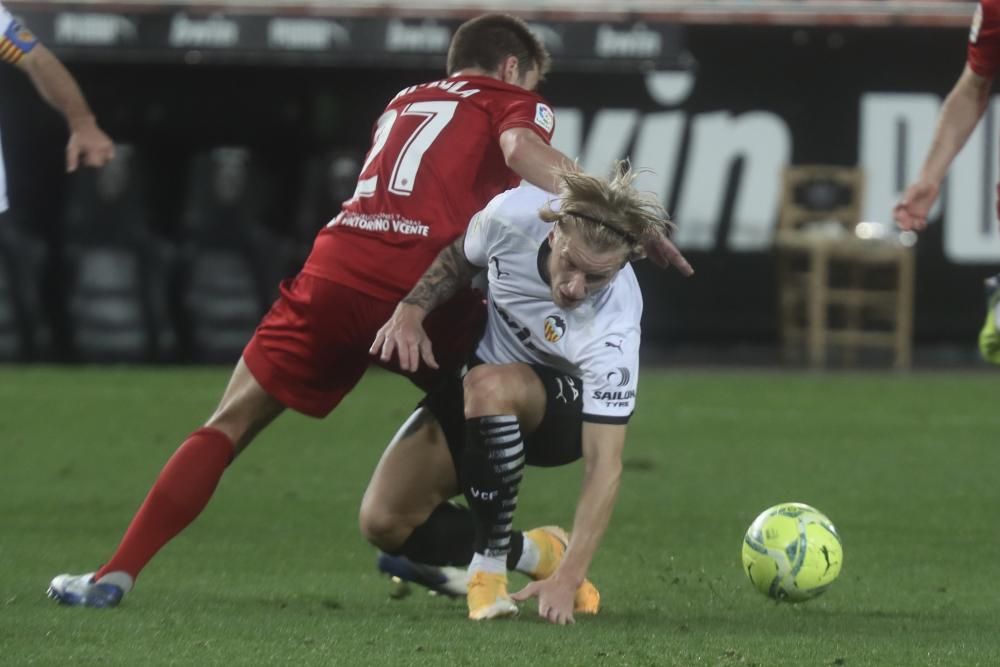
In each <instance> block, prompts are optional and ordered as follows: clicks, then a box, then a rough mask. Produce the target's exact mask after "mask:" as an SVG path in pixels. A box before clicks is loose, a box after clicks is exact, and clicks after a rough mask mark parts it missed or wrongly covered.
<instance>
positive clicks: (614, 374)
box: [582, 325, 640, 424]
mask: <svg viewBox="0 0 1000 667" xmlns="http://www.w3.org/2000/svg"><path fill="white" fill-rule="evenodd" d="M639 339H640V333H639V327H638V325H635V326H632V327H628V328H623V329H622V330H621V331H618V332H615V333H608V334H607V335H606V336H604V337H602V338H599V339H598V340H596V341H595V344H594V346H593V347H592V348H591V350H589V351H588V352H589V354H588V355H587V356H588V358H587V362H586V364H584V365H583V368H582V370H583V389H584V394H583V421H585V422H596V423H598V424H626V423H628V420H629V417H631V416H632V413H633V412H634V411H635V400H636V389H637V387H638V386H639Z"/></svg>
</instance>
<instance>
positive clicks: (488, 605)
mask: <svg viewBox="0 0 1000 667" xmlns="http://www.w3.org/2000/svg"><path fill="white" fill-rule="evenodd" d="M467 600H468V603H469V618H471V619H472V620H474V621H484V620H486V619H490V618H505V617H507V616H517V605H516V604H514V601H513V600H511V599H510V595H509V594H508V593H507V575H506V574H494V573H493V572H483V571H482V570H479V571H476V572H473V573H472V576H471V577H469V593H468V596H467Z"/></svg>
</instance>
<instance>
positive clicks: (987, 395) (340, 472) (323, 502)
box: [0, 367, 1000, 667]
mask: <svg viewBox="0 0 1000 667" xmlns="http://www.w3.org/2000/svg"><path fill="white" fill-rule="evenodd" d="M227 375H228V372H227V371H225V370H220V369H195V370H168V369H136V370H132V369H122V370H107V369H102V370H96V369H50V368H13V367H6V368H2V369H0V406H2V407H0V442H2V449H0V452H2V457H3V458H2V465H0V582H2V584H0V664H4V665H8V664H9V665H27V664H38V665H47V664H52V665H56V664H59V665H65V664H97V663H101V664H115V665H154V664H176V665H214V664H220V665H223V664H224V665H256V664H260V665H266V664H289V665H306V664H310V665H369V664H371V665H472V664H477V665H598V664H599V665H684V666H687V665H727V666H728V665H758V666H759V667H769V666H771V665H845V666H849V667H853V666H856V665H879V666H882V665H957V666H962V667H968V666H970V665H997V664H1000V518H998V517H1000V445H998V441H997V437H998V434H1000V403H998V400H997V379H996V377H995V376H993V375H988V374H982V375H979V374H969V375H947V374H913V375H909V376H893V375H847V374H833V375H826V376H824V375H809V374H803V375H797V374H777V373H776V374H770V373H749V372H748V373H735V372H711V373H695V372H681V373H672V372H666V371H654V370H647V371H646V372H644V374H643V377H642V381H641V384H640V392H639V396H640V402H639V409H638V411H637V412H636V415H635V417H634V418H633V420H632V423H631V425H630V430H629V441H628V446H627V448H626V462H625V468H626V469H625V474H624V480H623V484H622V490H621V496H620V500H619V504H618V507H617V510H616V513H615V516H614V518H613V519H612V525H611V528H610V530H609V532H608V534H607V536H606V538H605V541H604V545H603V547H602V549H601V550H600V552H599V553H598V555H597V558H596V559H595V562H594V564H593V567H592V570H591V575H592V578H593V579H594V580H595V582H596V583H597V584H598V586H599V587H600V588H601V591H602V594H603V601H604V609H603V611H602V613H601V614H600V615H599V616H597V617H594V618H580V619H578V622H577V624H576V625H575V626H572V627H555V626H549V625H546V624H544V623H542V622H541V621H540V620H539V619H538V618H537V616H536V608H535V605H534V604H533V603H529V604H524V605H522V613H521V616H520V617H519V618H517V619H515V620H512V621H500V622H492V623H484V624H475V623H472V622H471V621H468V620H466V619H465V611H464V602H463V601H451V600H446V599H442V598H435V597H431V596H428V595H425V594H423V593H414V594H413V595H411V596H409V597H408V598H406V599H403V600H393V599H390V597H389V595H388V593H389V588H390V587H389V583H388V581H387V580H385V579H384V578H382V577H380V576H379V575H378V574H377V573H376V571H375V569H374V566H373V563H374V559H373V552H372V550H371V549H370V548H369V547H368V546H367V545H366V544H365V543H364V541H363V540H362V538H361V537H360V535H359V533H358V530H357V520H356V517H357V509H358V504H359V501H360V498H361V494H362V492H363V491H364V488H365V485H366V484H367V481H368V478H369V476H370V474H371V471H372V469H373V467H374V465H375V463H376V461H377V460H378V457H379V455H380V453H381V451H382V448H383V445H384V444H385V443H386V442H387V441H388V439H389V438H390V436H391V435H392V433H393V432H394V430H395V428H396V426H397V425H398V424H400V423H401V422H402V421H403V419H404V418H405V417H406V416H407V414H408V412H409V409H410V407H411V406H412V405H413V403H414V401H415V400H416V399H417V398H418V396H417V394H416V392H415V391H414V390H413V389H412V388H411V387H409V386H408V385H407V384H406V383H405V382H404V381H402V380H400V379H398V378H395V377H392V376H389V375H386V374H379V373H373V374H370V375H369V376H368V377H367V378H366V379H365V380H364V381H363V382H362V384H361V385H360V386H359V388H358V389H357V390H356V391H355V392H354V393H353V394H352V395H351V396H350V397H349V398H348V400H347V401H346V402H345V403H344V404H343V405H342V406H341V408H340V409H339V410H338V411H337V412H335V413H334V415H333V416H332V417H331V418H329V419H327V420H325V421H316V420H311V419H307V418H304V417H301V416H298V415H291V414H290V415H286V416H284V417H282V418H281V419H280V420H279V421H278V422H277V423H276V424H275V425H274V426H273V427H272V428H271V429H270V430H269V431H267V432H266V433H265V434H264V435H263V436H262V437H261V438H260V439H259V440H258V441H257V442H256V443H255V444H254V445H253V446H252V447H251V448H250V449H249V450H248V451H247V452H246V453H245V454H244V456H243V457H241V459H240V460H238V461H237V462H236V464H235V465H234V466H233V467H232V468H231V469H230V470H229V471H228V472H227V474H226V476H225V477H224V479H223V481H222V484H221V485H220V487H219V490H218V491H217V492H216V495H215V498H214V499H213V502H212V503H211V504H210V505H209V507H208V509H207V510H206V511H205V513H204V514H202V516H201V517H200V519H199V520H198V521H197V522H195V524H194V525H193V526H192V527H191V528H190V529H189V530H188V531H186V532H185V533H184V534H182V535H181V536H180V537H179V538H177V539H176V540H174V541H173V542H172V543H171V544H169V545H168V546H167V547H166V548H165V549H164V550H163V551H162V552H161V553H160V554H159V556H158V557H157V558H156V559H155V560H154V561H153V562H152V563H151V564H150V566H149V567H148V568H147V569H146V571H145V572H144V573H143V576H142V577H141V579H140V580H139V582H138V586H137V588H136V589H135V591H134V592H133V593H132V594H131V595H129V596H128V597H127V598H126V600H125V601H124V603H123V604H122V606H121V607H119V608H118V609H114V610H87V609H70V608H61V607H58V606H57V605H55V604H54V603H53V602H51V601H50V600H48V599H46V597H45V595H44V592H45V588H46V586H47V584H48V581H49V579H50V578H51V577H52V576H53V575H55V574H58V573H60V572H66V571H70V572H82V571H86V570H87V569H92V568H94V567H96V566H97V565H98V564H99V563H100V562H101V561H102V560H103V559H105V558H107V557H108V556H109V555H110V553H111V551H112V550H113V549H114V547H115V545H116V544H117V541H118V539H119V538H120V536H121V533H122V531H123V529H124V528H125V526H126V524H127V522H128V519H129V518H130V517H131V515H132V513H133V511H134V510H135V509H136V507H138V505H139V503H140V502H141V500H142V498H143V497H144V495H145V493H146V491H147V490H148V487H149V485H150V484H151V482H152V480H153V479H154V477H155V475H156V473H157V471H158V470H159V469H160V467H161V466H162V464H163V462H164V461H165V460H166V458H167V457H168V456H169V455H170V454H171V452H172V451H173V450H174V448H175V447H176V446H177V444H178V443H179V442H180V441H181V440H182V439H183V438H184V437H185V436H186V435H187V434H188V433H189V432H190V431H192V430H193V429H194V428H196V427H197V426H198V425H199V424H200V423H201V422H203V421H204V419H205V418H206V417H207V416H208V414H209V413H210V412H211V411H212V409H213V408H214V406H215V401H216V400H217V398H218V395H219V393H220V392H221V390H222V388H223V386H224V384H225V381H226V379H227ZM580 473H581V469H580V467H579V465H575V466H570V467H567V468H564V469H561V470H555V471H552V470H538V469H529V470H528V473H527V475H526V478H525V483H524V485H523V488H522V494H521V499H520V508H519V516H518V519H519V522H520V524H521V526H522V527H531V526H533V525H536V524H542V523H560V524H562V525H565V526H568V525H569V524H570V522H571V519H572V511H573V508H574V505H575V502H576V496H577V492H578V488H579V487H578V485H579V478H580ZM782 501H802V502H806V503H809V504H812V505H814V506H816V507H817V508H819V509H820V510H821V511H823V512H825V513H826V514H828V515H829V516H830V517H831V519H832V520H833V521H834V523H835V524H836V525H837V528H838V529H839V531H840V533H841V536H842V538H843V542H844V552H845V559H844V570H843V573H842V575H841V577H840V579H839V580H838V581H837V582H836V583H835V584H834V586H833V587H832V588H831V589H830V590H829V591H828V592H827V593H826V594H825V595H823V596H822V597H820V598H818V599H816V600H812V601H810V602H807V603H804V604H801V605H797V606H795V605H779V604H776V603H773V602H771V601H769V600H768V599H766V598H764V597H763V596H761V595H760V594H758V593H757V592H755V591H754V590H753V588H752V587H751V585H750V583H749V582H748V581H747V579H746V577H745V575H744V574H743V572H742V569H741V565H740V546H741V539H742V536H743V532H744V531H745V529H746V527H747V526H748V525H749V523H750V521H751V520H752V519H753V518H754V516H756V514H757V513H758V512H760V511H761V510H763V509H764V508H765V507H768V506H770V505H773V504H775V503H778V502H782ZM521 582H522V579H521V578H519V577H516V578H515V579H514V581H513V582H512V588H514V589H516V588H519V587H520V584H521Z"/></svg>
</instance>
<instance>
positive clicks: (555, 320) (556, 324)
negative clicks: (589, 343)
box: [543, 315, 566, 343]
mask: <svg viewBox="0 0 1000 667" xmlns="http://www.w3.org/2000/svg"><path fill="white" fill-rule="evenodd" d="M543 330H544V332H545V340H547V341H549V342H550V343H555V342H556V341H557V340H559V339H560V338H562V337H563V334H565V333H566V320H564V319H563V318H561V317H559V316H558V315H549V316H548V317H546V318H545V324H544V325H543Z"/></svg>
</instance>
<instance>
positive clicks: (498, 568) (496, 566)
mask: <svg viewBox="0 0 1000 667" xmlns="http://www.w3.org/2000/svg"><path fill="white" fill-rule="evenodd" d="M473 572H489V573H491V574H507V559H506V558H496V557H493V556H484V555H483V554H480V553H476V554H473V555H472V562H471V563H469V574H470V575H471V574H472V573H473Z"/></svg>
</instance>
